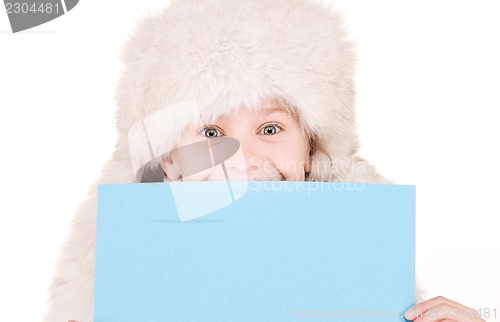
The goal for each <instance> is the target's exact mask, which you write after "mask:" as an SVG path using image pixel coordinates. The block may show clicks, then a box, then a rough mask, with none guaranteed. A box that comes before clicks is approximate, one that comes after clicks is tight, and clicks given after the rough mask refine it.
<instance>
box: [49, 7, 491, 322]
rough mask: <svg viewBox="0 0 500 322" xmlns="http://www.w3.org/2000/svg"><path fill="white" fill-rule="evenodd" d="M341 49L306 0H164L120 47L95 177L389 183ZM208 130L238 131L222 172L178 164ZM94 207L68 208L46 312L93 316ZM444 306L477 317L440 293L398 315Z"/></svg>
mask: <svg viewBox="0 0 500 322" xmlns="http://www.w3.org/2000/svg"><path fill="white" fill-rule="evenodd" d="M351 47H352V46H351V44H350V43H349V42H348V41H347V40H346V36H345V34H344V31H343V29H342V26H341V21H340V18H339V17H338V16H337V15H336V14H333V13H331V11H330V10H329V9H328V8H327V7H326V6H324V5H321V4H314V3H312V2H311V1H309V0H255V1H235V0H206V1H199V0H176V1H173V2H172V3H171V4H170V6H169V7H168V8H167V9H166V10H165V11H163V12H162V13H161V14H159V15H157V16H153V17H148V18H147V19H145V20H144V21H143V22H142V23H141V24H140V25H139V27H138V29H137V30H136V32H135V34H134V35H133V36H132V38H131V40H130V41H129V43H128V44H127V46H126V47H125V51H124V55H123V62H124V64H125V65H126V69H125V70H124V71H123V74H122V75H121V79H120V81H119V85H118V91H117V104H118V110H117V127H118V132H119V138H118V142H117V145H116V150H115V152H114V154H113V157H112V159H111V160H110V161H109V162H108V163H107V164H106V165H105V166H104V169H103V172H102V177H101V179H100V180H98V183H130V182H147V181H161V180H165V181H180V180H219V179H222V178H224V177H223V176H227V177H229V179H234V180H241V179H250V180H299V181H302V180H309V181H347V182H353V181H354V182H356V181H358V182H366V183H389V182H388V181H387V180H386V179H384V178H383V177H382V176H380V175H379V174H378V173H377V171H376V169H375V168H374V167H373V166H371V165H370V164H369V163H368V162H366V161H365V160H363V159H362V158H361V157H359V156H358V155H357V146H358V142H357V136H356V134H355V123H354V85H353V67H354V66H353V65H354V58H353V54H352V48H351ZM213 136H215V137H219V136H230V137H233V138H235V139H237V140H238V141H239V143H240V145H241V146H240V147H241V149H240V150H239V151H240V152H239V153H237V154H236V155H235V156H234V157H232V158H231V159H228V160H227V164H226V162H225V164H226V165H227V166H226V169H224V168H223V167H222V165H220V166H217V167H213V168H208V169H205V170H202V171H194V172H193V171H187V170H186V167H185V166H184V165H185V163H186V161H187V160H193V159H194V160H196V157H193V156H192V155H191V156H190V157H188V158H187V159H186V158H183V155H184V154H182V153H177V152H176V151H180V148H182V147H185V146H188V145H189V144H193V143H196V142H198V141H201V140H205V138H206V137H213ZM195 155H196V154H195ZM158 174H159V176H158ZM95 212H96V188H95V186H94V187H93V188H92V190H91V193H90V198H89V199H88V200H87V201H86V202H85V203H84V204H83V205H82V207H81V208H80V209H79V211H78V212H77V214H76V216H75V219H74V222H73V227H72V234H71V237H70V238H69V240H68V241H67V243H66V246H65V252H64V253H63V255H62V257H61V258H60V260H59V262H58V266H57V271H56V274H55V277H54V282H53V284H52V287H51V290H50V294H51V296H50V304H49V309H48V312H47V314H46V316H45V319H44V321H47V322H54V321H67V320H69V319H74V320H77V321H92V319H93V318H92V316H93V286H94V256H95ZM436 312H437V313H436ZM446 312H448V314H449V316H448V320H449V321H482V320H481V319H480V318H479V317H478V316H477V314H475V313H474V312H473V311H472V310H471V309H469V308H467V307H465V306H463V305H461V304H458V303H456V302H453V301H450V300H447V299H445V298H442V297H439V298H434V299H431V300H428V301H424V302H421V303H419V304H417V305H416V306H415V307H413V308H412V309H410V310H409V311H408V312H407V315H406V318H408V319H410V320H416V321H437V320H443V319H445V318H447V317H446V316H444V314H445V313H446ZM457 312H459V313H460V314H457ZM431 313H432V314H431ZM451 314H453V315H451Z"/></svg>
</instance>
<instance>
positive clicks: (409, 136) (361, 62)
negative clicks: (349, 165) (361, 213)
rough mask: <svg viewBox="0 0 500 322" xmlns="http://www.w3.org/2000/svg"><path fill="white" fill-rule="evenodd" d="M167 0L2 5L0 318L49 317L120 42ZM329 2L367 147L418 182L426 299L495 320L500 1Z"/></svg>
mask: <svg viewBox="0 0 500 322" xmlns="http://www.w3.org/2000/svg"><path fill="white" fill-rule="evenodd" d="M166 3H168V1H141V2H140V3H139V2H125V1H116V0H108V1H90V0H86V1H81V2H80V3H79V4H78V5H77V6H76V7H75V8H74V9H73V10H72V11H70V12H69V13H68V14H66V15H64V16H62V17H60V18H58V19H56V20H54V21H51V22H49V23H46V24H44V25H41V26H39V27H35V28H33V29H31V30H29V31H27V32H23V33H19V34H12V33H11V31H10V25H9V22H8V18H7V15H6V14H5V13H4V11H3V10H2V12H0V120H1V126H0V146H1V154H0V155H1V159H0V165H1V168H0V169H1V171H2V181H1V187H2V191H1V197H0V198H1V199H0V251H1V252H0V256H1V257H0V258H1V264H0V321H38V320H39V319H40V316H41V311H42V308H43V296H44V289H45V288H46V286H47V283H48V280H49V276H50V271H51V269H52V264H53V260H54V258H55V257H56V256H57V250H58V247H59V245H60V243H61V242H62V240H63V238H64V236H65V233H66V229H67V226H66V225H67V223H68V221H69V220H70V218H71V216H72V213H73V212H74V211H75V210H76V209H77V207H78V205H79V203H80V202H81V201H82V200H83V199H84V197H85V194H86V191H87V189H88V187H89V186H90V185H91V184H92V183H93V181H94V180H95V179H97V177H98V176H99V171H100V168H101V166H102V164H103V163H104V162H105V161H106V160H107V158H109V157H110V156H111V152H112V150H113V146H114V140H115V130H114V115H113V114H114V109H115V107H114V101H113V96H114V88H115V84H116V80H117V77H118V72H119V70H120V68H121V64H120V63H119V61H118V57H119V53H120V46H121V45H122V44H123V42H124V41H125V40H126V39H127V38H128V35H129V33H130V32H131V31H132V30H133V24H134V22H135V21H136V20H137V19H139V18H141V17H142V16H143V15H144V14H146V13H148V12H154V11H155V10H158V9H160V8H162V7H163V6H164V5H165V4H166ZM335 4H336V8H337V9H338V10H339V11H340V12H341V13H343V15H344V16H345V20H346V25H347V26H348V30H349V34H350V36H351V39H352V40H353V41H354V42H355V43H356V44H357V55H358V68H357V79H356V82H357V92H358V101H357V109H358V131H359V135H360V140H361V143H362V147H361V155H362V156H363V157H365V158H366V159H368V160H370V161H371V162H372V163H373V164H375V165H376V166H377V167H378V169H379V170H380V172H381V173H383V174H384V175H385V176H387V177H388V178H391V179H393V180H395V181H396V182H397V183H402V184H415V185H417V275H418V276H419V279H420V280H421V282H422V284H423V285H424V287H425V289H426V291H427V292H426V296H427V297H432V296H436V295H444V296H447V297H449V298H452V299H454V300H456V301H459V302H461V303H463V304H465V305H467V306H470V307H474V308H476V309H478V308H483V309H484V308H490V309H495V308H496V314H497V319H489V320H488V321H495V320H496V321H500V318H499V315H500V277H499V272H500V264H499V253H500V252H499V249H500V237H499V233H500V220H499V216H500V205H499V199H500V198H499V192H500V189H499V188H498V182H499V181H500V180H499V179H500V170H499V166H500V156H499V153H498V150H499V148H498V146H499V144H498V138H500V126H499V125H498V123H499V121H500V117H499V114H498V112H499V111H500V41H499V39H500V18H499V17H500V4H499V3H498V1H496V0H491V1H486V0H476V1H451V0H450V1H444V0H443V1H431V0H425V1H418V2H415V1H412V2H410V1H396V0H393V1H388V0H383V1H353V0H338V1H335ZM369 266H370V265H369V263H367V268H369ZM397 269H398V268H397V267H394V270H397Z"/></svg>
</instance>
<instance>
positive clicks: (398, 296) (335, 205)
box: [94, 181, 415, 322]
mask: <svg viewBox="0 0 500 322" xmlns="http://www.w3.org/2000/svg"><path fill="white" fill-rule="evenodd" d="M222 184H224V185H227V182H176V183H148V184H123V185H100V186H99V193H98V213H97V239H96V267H95V269H96V270H95V274H96V276H95V305H94V307H95V316H94V321H95V322H110V321H120V322H126V321H131V322H132V321H134V322H135V321H154V322H157V321H177V322H179V321H218V322H220V321H294V320H304V319H314V320H316V319H321V320H325V319H326V320H328V319H349V320H351V319H355V320H357V321H369V320H372V319H376V320H382V321H405V320H404V318H403V317H402V315H403V313H404V312H405V310H407V309H408V308H409V307H411V306H412V305H414V303H415V187H414V186H404V185H379V184H362V183H358V184H354V183H333V182H292V181H289V182H286V181H267V182H263V181H249V182H246V181H241V182H238V181H232V182H230V186H231V187H232V188H233V190H234V191H240V192H241V191H244V193H243V194H242V195H241V196H240V197H239V199H234V198H233V199H232V200H233V201H232V202H227V200H226V201H224V203H223V205H224V206H222V207H219V209H218V207H217V206H214V204H216V202H215V203H212V204H211V205H210V211H213V212H210V213H206V214H205V215H203V216H200V215H199V214H200V213H203V208H204V202H203V200H204V199H206V198H205V197H206V196H212V198H214V197H213V196H214V191H219V190H220V189H222V188H221V187H222V186H221V185H222ZM238 186H240V187H238ZM173 190H175V191H176V192H175V193H173ZM180 191H184V193H185V194H186V195H185V196H184V197H183V198H180V199H179V198H178V197H179V194H180ZM204 191H205V192H206V194H204ZM174 195H176V196H177V197H174ZM182 203H189V207H187V208H184V209H191V208H193V209H195V208H197V209H195V210H193V211H195V212H196V213H197V214H198V215H196V216H194V217H193V218H194V219H191V220H181V218H180V217H179V213H178V207H182V205H181V204H182ZM185 218H189V216H188V217H185Z"/></svg>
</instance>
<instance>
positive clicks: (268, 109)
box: [217, 99, 298, 120]
mask: <svg viewBox="0 0 500 322" xmlns="http://www.w3.org/2000/svg"><path fill="white" fill-rule="evenodd" d="M277 114H278V115H279V114H282V115H283V116H288V117H293V118H296V119H297V120H298V115H297V112H296V111H295V109H293V108H292V107H288V106H286V105H284V104H281V103H280V102H278V101H276V100H273V99H266V100H262V101H260V103H259V104H258V105H256V106H240V107H239V108H237V109H235V110H233V111H232V112H231V113H230V114H228V115H221V116H219V117H217V119H218V120H224V119H226V120H227V119H231V118H234V117H238V116H248V117H257V118H260V117H266V116H271V115H273V116H275V115H277Z"/></svg>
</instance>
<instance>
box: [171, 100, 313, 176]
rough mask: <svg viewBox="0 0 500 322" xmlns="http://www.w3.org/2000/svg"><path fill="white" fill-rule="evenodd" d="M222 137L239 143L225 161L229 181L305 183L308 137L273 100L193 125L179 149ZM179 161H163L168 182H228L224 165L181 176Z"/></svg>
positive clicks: (177, 158) (186, 131)
mask: <svg viewBox="0 0 500 322" xmlns="http://www.w3.org/2000/svg"><path fill="white" fill-rule="evenodd" d="M220 136H227V137H231V138H234V139H236V140H238V141H239V142H240V149H239V150H238V152H237V153H236V154H234V155H233V156H232V157H231V158H229V159H227V160H226V161H225V162H224V166H225V168H226V171H227V177H228V178H229V180H293V181H304V180H305V173H304V172H305V171H309V169H310V166H311V157H310V155H309V151H310V147H309V142H308V139H307V137H306V135H305V134H304V132H303V130H302V128H301V126H300V124H299V122H298V120H297V118H296V117H295V116H293V115H291V114H290V113H289V112H287V111H286V110H285V109H283V108H282V107H281V106H280V105H279V104H278V103H276V102H274V101H271V100H269V101H267V100H266V101H263V102H262V105H261V108H260V109H259V110H258V111H254V112H252V111H250V110H248V109H245V108H241V109H240V110H239V111H238V112H236V113H234V114H232V115H230V116H228V117H220V118H219V119H217V121H216V122H215V123H214V124H207V125H204V126H202V127H201V128H197V127H195V126H190V127H188V128H187V129H186V130H185V131H184V134H183V136H182V139H181V142H180V143H179V144H178V145H177V148H179V147H182V146H186V145H189V144H191V143H195V142H198V141H203V140H205V139H206V138H207V137H220ZM190 157H192V158H196V156H190ZM180 162H182V159H180V158H179V157H178V156H176V155H175V154H172V158H171V159H169V160H163V161H162V168H163V171H164V172H165V174H166V176H165V180H166V181H207V180H226V177H225V174H224V169H223V167H222V166H221V165H217V166H215V167H212V168H209V169H207V170H205V171H201V172H198V173H196V174H192V175H189V176H184V177H182V175H181V174H180V173H179V171H178V169H179V168H178V167H176V165H178V164H179V163H180Z"/></svg>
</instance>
